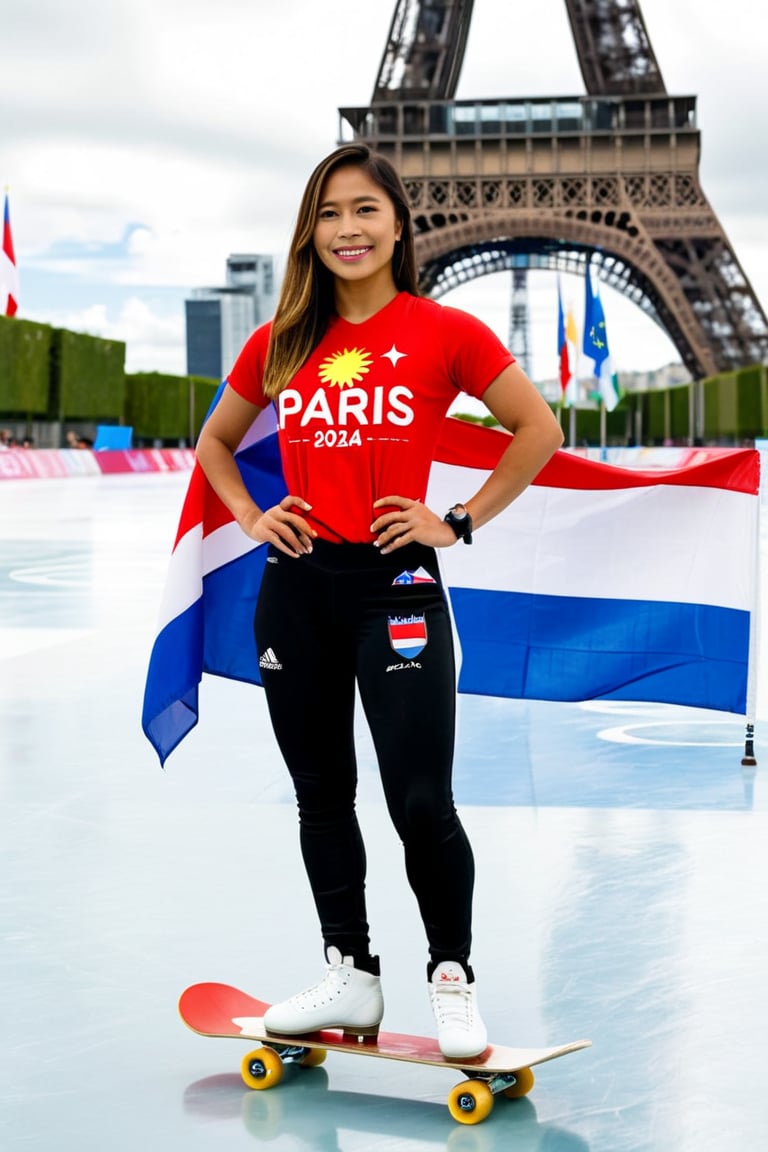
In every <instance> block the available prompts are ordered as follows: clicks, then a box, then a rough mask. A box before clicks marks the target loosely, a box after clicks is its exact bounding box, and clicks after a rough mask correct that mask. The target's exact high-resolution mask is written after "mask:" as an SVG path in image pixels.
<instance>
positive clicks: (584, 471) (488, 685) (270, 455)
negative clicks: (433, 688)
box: [142, 409, 759, 763]
mask: <svg viewBox="0 0 768 1152" xmlns="http://www.w3.org/2000/svg"><path fill="white" fill-rule="evenodd" d="M508 444H509V437H508V435H507V434H506V433H504V432H501V431H498V430H495V429H490V428H485V427H481V426H478V425H473V424H469V423H467V422H466V421H461V420H455V419H451V418H448V419H446V420H445V422H444V425H443V431H442V435H441V439H440V443H439V444H438V448H437V451H436V454H435V463H434V465H433V468H432V478H431V481H430V487H429V492H428V497H427V502H428V504H429V506H430V507H432V508H434V509H436V510H437V511H441V510H442V509H444V508H448V507H450V506H451V505H452V504H454V503H455V501H456V497H457V493H459V494H463V495H465V496H467V495H469V494H472V493H473V492H476V491H477V489H478V488H479V487H480V485H481V484H482V482H483V480H484V479H485V478H486V476H487V475H488V474H489V473H490V472H491V471H492V469H493V467H494V466H495V464H496V462H497V461H498V459H499V457H500V456H501V454H502V453H503V451H504V449H505V448H506V447H507V445H508ZM237 459H238V463H239V465H240V469H241V472H242V474H243V476H244V478H245V482H246V484H247V486H248V487H249V489H250V490H251V492H252V494H253V495H254V498H255V499H256V501H257V502H258V503H259V505H260V506H262V507H269V506H271V505H273V504H275V503H276V502H277V501H278V500H279V499H280V498H281V497H282V496H283V495H284V494H285V485H284V482H283V478H282V472H281V467H280V458H279V452H278V448H277V436H276V431H275V421H274V416H273V414H272V410H271V409H268V410H266V411H265V412H263V413H262V414H261V415H260V416H259V419H258V420H257V421H256V424H255V425H254V428H253V429H252V430H251V433H250V434H249V436H248V437H247V438H246V440H245V441H244V442H243V445H242V446H241V448H240V449H239V451H238V453H237ZM696 459H697V460H700V462H696V463H693V464H691V465H690V466H688V467H685V468H680V469H675V470H673V471H661V470H653V471H649V472H642V471H635V470H633V469H632V470H631V469H624V468H617V467H614V466H612V465H609V464H602V463H596V462H593V461H588V460H584V459H582V458H580V457H578V456H575V455H571V454H570V453H567V452H562V451H561V452H558V453H556V455H555V456H554V457H553V458H552V460H551V461H550V462H549V464H547V466H546V467H545V468H544V469H543V470H542V472H541V473H540V474H539V476H538V477H537V478H536V480H535V482H534V483H533V484H532V485H531V486H530V487H529V488H528V489H527V490H526V491H525V492H524V493H523V494H522V495H521V496H520V497H519V498H518V499H517V500H515V501H514V503H513V504H512V505H510V507H509V508H508V509H506V510H505V511H504V512H502V513H501V514H500V515H499V516H498V517H496V518H495V519H494V520H492V521H491V522H490V523H489V524H486V525H484V526H483V528H482V529H481V530H480V531H479V532H478V533H477V534H476V535H475V538H474V543H473V545H472V547H470V548H467V547H464V546H463V545H457V546H456V547H452V548H446V549H442V550H441V551H440V558H441V563H442V566H443V569H444V573H445V576H446V582H447V586H448V588H449V594H450V599H451V605H452V610H453V613H454V617H455V622H456V627H457V632H458V638H459V643H460V647H461V670H460V676H459V691H461V692H468V693H476V694H479V695H490V696H507V697H515V698H522V699H539V700H571V701H578V700H587V699H595V698H610V699H615V700H645V701H657V702H663V703H674V704H687V705H692V706H697V707H701V708H713V709H718V710H722V711H727V712H734V713H738V714H742V715H747V716H748V717H749V716H750V715H752V716H753V715H754V682H753V681H752V680H750V644H751V643H753V642H754V627H753V621H754V619H755V607H756V598H757V554H758V553H757V549H758V539H759V536H758V516H759V504H758V486H759V453H758V452H756V451H753V450H748V449H745V450H726V449H721V450H714V451H702V452H701V453H699V454H697V456H696ZM265 552H266V550H265V548H264V546H263V545H258V544H256V543H255V542H254V541H253V540H250V539H249V538H248V537H246V536H245V534H244V533H243V532H242V531H241V530H240V528H239V527H238V525H237V523H236V522H235V521H234V519H233V518H232V516H231V514H230V513H229V511H228V510H227V509H226V508H225V507H224V505H223V504H222V503H221V501H220V500H218V498H217V497H216V496H215V494H214V493H213V491H212V490H211V488H210V486H209V485H208V483H207V481H206V479H205V476H204V475H203V473H202V470H201V469H200V468H199V466H196V467H195V469H194V471H193V473H192V476H191V479H190V484H189V488H188V491H187V495H186V499H185V502H184V508H183V511H182V516H181V523H180V525H179V531H178V534H177V538H176V543H175V546H174V549H173V553H172V556H171V561H170V568H169V573H168V580H167V586H166V591H165V596H164V599H163V604H162V611H161V619H160V625H159V629H158V634H157V638H156V641H155V644H154V647H153V650H152V654H151V657H150V662H149V670H148V674H147V681H146V688H145V696H144V710H143V718H142V725H143V728H144V732H145V734H146V736H147V738H148V739H149V740H150V742H151V743H152V744H153V746H154V747H155V749H156V751H157V753H158V756H159V757H160V761H161V763H163V762H164V761H165V760H166V758H167V757H168V755H169V754H170V753H171V752H172V751H173V749H174V748H175V747H176V746H177V744H178V743H179V741H180V740H182V739H183V737H184V736H185V735H186V734H187V733H188V732H189V731H190V729H191V728H192V727H194V725H195V724H196V723H197V720H198V692H199V685H200V682H201V679H202V675H203V672H208V673H211V674H214V675H219V676H225V677H229V678H231V679H234V680H244V681H248V682H251V683H253V684H260V683H261V678H260V675H259V668H258V657H257V652H256V646H255V641H254V638H253V613H254V607H255V601H256V596H257V593H258V588H259V583H260V579H261V573H262V568H263V563H264V559H265ZM411 624H412V622H411ZM411 624H409V627H410V626H411ZM396 631H397V630H396ZM398 642H399V641H398Z"/></svg>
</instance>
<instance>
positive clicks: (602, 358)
mask: <svg viewBox="0 0 768 1152" xmlns="http://www.w3.org/2000/svg"><path fill="white" fill-rule="evenodd" d="M584 285H585V304H584V343H583V345H582V347H583V351H584V355H585V356H588V357H589V358H590V360H592V362H593V363H594V366H595V376H596V377H597V386H598V394H599V397H600V403H601V404H604V405H605V407H606V408H607V410H608V411H609V412H613V410H614V408H615V407H616V405H617V404H618V402H619V386H618V379H617V376H616V374H615V372H614V371H613V364H612V362H611V353H610V351H609V348H608V331H607V329H606V326H605V313H604V311H603V302H602V300H601V299H600V290H599V288H598V290H597V291H596V292H595V291H593V290H592V272H591V270H590V266H589V265H587V270H586V273H585V276H584Z"/></svg>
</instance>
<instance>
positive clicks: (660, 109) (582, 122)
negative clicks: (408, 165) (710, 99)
mask: <svg viewBox="0 0 768 1152" xmlns="http://www.w3.org/2000/svg"><path fill="white" fill-rule="evenodd" d="M339 125H340V127H339V140H340V141H343V142H347V141H350V140H355V139H363V140H380V139H393V140H394V139H405V140H407V139H409V138H415V139H420V140H423V139H425V138H428V139H435V140H445V139H446V138H448V139H455V138H466V137H468V136H469V137H516V136H540V135H547V136H552V135H557V136H563V135H584V134H589V135H594V134H600V133H608V134H613V133H617V132H618V133H622V134H626V133H639V134H653V133H665V134H668V133H670V132H675V133H680V132H686V133H687V132H696V131H697V125H696V97H695V96H667V95H666V94H662V95H658V96H647V97H626V96H624V97H622V96H606V97H597V98H596V97H592V96H583V97H580V96H569V97H556V98H552V97H541V98H535V97H534V98H531V99H526V100H450V101H448V100H442V101H428V100H425V101H419V102H414V101H408V102H395V101H386V102H382V103H381V104H372V105H368V106H367V107H363V108H340V109H339Z"/></svg>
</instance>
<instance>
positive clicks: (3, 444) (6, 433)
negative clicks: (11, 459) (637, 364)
mask: <svg viewBox="0 0 768 1152" xmlns="http://www.w3.org/2000/svg"><path fill="white" fill-rule="evenodd" d="M15 444H16V441H15V439H14V437H13V435H12V434H11V430H10V428H0V451H2V450H3V449H4V448H13V447H14V445H15Z"/></svg>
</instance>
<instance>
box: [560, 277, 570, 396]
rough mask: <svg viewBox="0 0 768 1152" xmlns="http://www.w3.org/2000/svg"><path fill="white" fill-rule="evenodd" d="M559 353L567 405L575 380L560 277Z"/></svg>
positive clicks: (563, 391)
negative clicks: (570, 388)
mask: <svg viewBox="0 0 768 1152" xmlns="http://www.w3.org/2000/svg"><path fill="white" fill-rule="evenodd" d="M557 353H558V356H559V358H560V399H561V403H567V396H568V389H569V387H570V385H571V381H572V379H573V372H572V371H571V363H570V356H569V351H568V334H567V331H566V327H565V315H564V314H563V297H562V294H561V292H560V277H559V276H558V278H557Z"/></svg>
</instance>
